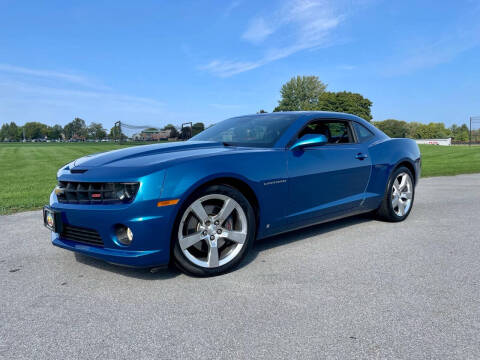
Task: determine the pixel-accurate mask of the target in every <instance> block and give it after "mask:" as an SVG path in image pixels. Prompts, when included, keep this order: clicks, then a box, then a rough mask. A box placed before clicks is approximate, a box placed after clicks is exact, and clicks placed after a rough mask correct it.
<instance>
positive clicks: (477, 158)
mask: <svg viewBox="0 0 480 360" xmlns="http://www.w3.org/2000/svg"><path fill="white" fill-rule="evenodd" d="M420 152H421V153H422V177H429V176H446V175H459V174H471V173H480V146H471V147H470V146H467V145H465V146H464V145H455V146H436V145H420Z"/></svg>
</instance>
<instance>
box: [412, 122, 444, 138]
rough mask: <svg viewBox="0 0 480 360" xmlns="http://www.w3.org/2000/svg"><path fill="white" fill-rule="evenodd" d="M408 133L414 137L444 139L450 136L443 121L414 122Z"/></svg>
mask: <svg viewBox="0 0 480 360" xmlns="http://www.w3.org/2000/svg"><path fill="white" fill-rule="evenodd" d="M410 135H411V137H412V138H414V139H445V138H448V137H450V136H451V134H450V130H449V129H447V128H445V124H444V123H433V122H432V123H429V124H420V123H414V124H413V126H412V128H411V130H410Z"/></svg>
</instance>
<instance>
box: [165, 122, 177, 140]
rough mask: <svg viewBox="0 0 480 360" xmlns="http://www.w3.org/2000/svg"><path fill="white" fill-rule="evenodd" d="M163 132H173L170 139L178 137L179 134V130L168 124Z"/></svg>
mask: <svg viewBox="0 0 480 360" xmlns="http://www.w3.org/2000/svg"><path fill="white" fill-rule="evenodd" d="M162 130H171V132H170V137H178V136H179V133H178V130H177V128H176V127H175V126H174V125H172V124H167V125H165V127H164V128H163V129H162Z"/></svg>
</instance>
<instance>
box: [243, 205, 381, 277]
mask: <svg viewBox="0 0 480 360" xmlns="http://www.w3.org/2000/svg"><path fill="white" fill-rule="evenodd" d="M372 220H374V218H373V217H372V215H370V214H360V215H355V216H351V217H347V218H343V219H339V220H334V221H331V222H326V223H321V224H318V225H312V226H308V227H305V228H301V229H298V230H293V231H289V232H286V233H283V234H279V235H275V236H272V237H268V238H265V239H261V240H258V241H256V242H255V244H254V245H253V248H252V249H251V251H250V253H249V254H248V255H247V257H246V259H245V260H244V261H243V262H242V263H241V265H240V266H239V268H242V267H244V266H247V265H248V264H249V263H251V262H253V261H255V259H256V257H257V255H258V254H259V253H260V252H262V251H268V250H270V249H272V248H277V247H280V246H284V245H288V244H290V243H294V242H300V241H302V240H305V239H308V238H311V237H313V236H319V235H323V234H326V233H329V232H331V231H335V230H338V229H342V228H344V227H349V226H354V225H357V224H361V223H364V222H370V221H372Z"/></svg>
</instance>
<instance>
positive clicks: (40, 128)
mask: <svg viewBox="0 0 480 360" xmlns="http://www.w3.org/2000/svg"><path fill="white" fill-rule="evenodd" d="M23 130H24V131H25V138H27V139H43V138H45V136H47V133H48V127H47V125H45V124H42V123H39V122H36V121H33V122H27V123H25V125H23Z"/></svg>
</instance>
